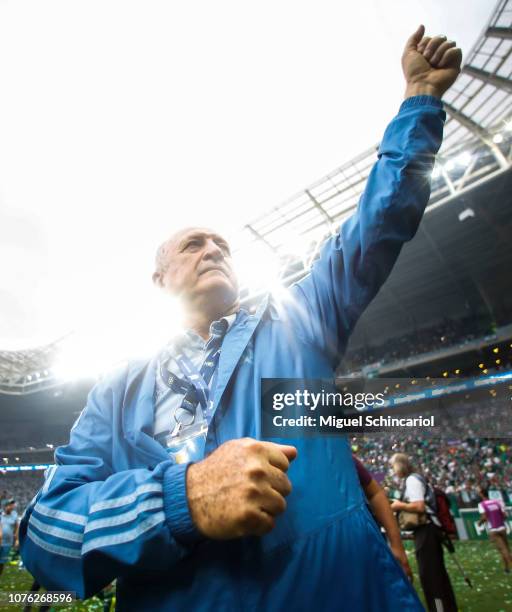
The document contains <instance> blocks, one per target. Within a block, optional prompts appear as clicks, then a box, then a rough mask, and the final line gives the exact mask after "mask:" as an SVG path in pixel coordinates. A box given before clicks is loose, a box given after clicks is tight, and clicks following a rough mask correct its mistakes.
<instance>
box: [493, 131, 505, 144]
mask: <svg viewBox="0 0 512 612" xmlns="http://www.w3.org/2000/svg"><path fill="white" fill-rule="evenodd" d="M492 141H493V142H494V143H495V144H501V143H502V142H503V134H500V133H498V134H494V136H493V137H492Z"/></svg>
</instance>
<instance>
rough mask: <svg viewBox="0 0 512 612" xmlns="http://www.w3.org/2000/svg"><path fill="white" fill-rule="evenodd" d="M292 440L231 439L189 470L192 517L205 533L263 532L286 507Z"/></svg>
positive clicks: (226, 536)
mask: <svg viewBox="0 0 512 612" xmlns="http://www.w3.org/2000/svg"><path fill="white" fill-rule="evenodd" d="M296 456H297V450H296V449H295V448H294V447H293V446H286V445H283V444H274V443H273V442H261V441H259V440H254V439H252V438H241V439H239V440H230V441H229V442H225V443H224V444H222V445H221V446H219V448H217V449H216V450H215V451H214V452H213V453H212V454H211V455H209V456H208V457H207V458H206V459H203V461H199V462H198V463H194V464H192V465H191V466H190V467H189V468H188V470H187V498H188V503H189V508H190V513H191V516H192V520H193V521H194V523H195V525H196V527H197V528H198V529H199V531H200V532H201V533H203V534H204V535H205V536H207V537H209V538H213V539H217V540H227V539H231V538H238V537H243V536H249V535H264V534H265V533H268V532H269V531H271V530H272V529H273V528H274V524H275V522H274V521H275V517H276V516H277V515H278V514H281V513H282V512H284V511H285V509H286V501H285V497H286V496H287V495H289V493H290V491H291V489H292V485H291V483H290V480H289V479H288V476H287V475H286V472H287V470H288V467H289V465H290V461H293V459H295V457H296Z"/></svg>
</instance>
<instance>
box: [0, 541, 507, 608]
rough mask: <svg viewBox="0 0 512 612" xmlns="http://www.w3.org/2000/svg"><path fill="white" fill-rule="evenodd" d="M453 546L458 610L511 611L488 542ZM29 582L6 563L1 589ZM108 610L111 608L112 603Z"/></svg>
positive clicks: (95, 601)
mask: <svg viewBox="0 0 512 612" xmlns="http://www.w3.org/2000/svg"><path fill="white" fill-rule="evenodd" d="M455 546H456V550H457V552H456V554H457V558H458V560H459V562H460V564H461V565H462V566H463V567H464V570H465V571H466V573H467V574H468V575H469V577H470V578H471V581H472V583H473V588H472V589H470V588H469V587H468V586H467V585H466V583H465V582H464V579H463V577H462V575H461V574H460V572H459V570H458V568H457V566H456V565H455V564H454V562H453V561H452V559H451V558H450V557H451V556H450V555H449V554H448V553H446V557H447V559H446V566H447V568H448V572H449V574H450V577H451V580H452V584H453V586H454V589H455V595H456V597H457V602H458V604H459V610H461V612H501V611H506V612H509V611H510V612H512V574H505V573H504V572H503V568H502V566H501V560H500V559H499V557H498V554H497V552H496V551H495V550H494V548H493V547H492V545H491V544H490V543H489V542H479V541H474V542H456V544H455ZM406 549H407V554H408V557H409V562H410V564H411V567H412V569H413V571H414V575H415V579H414V584H415V586H416V588H417V589H418V590H419V592H420V597H421V598H422V600H423V596H422V593H421V588H420V584H419V580H418V575H417V569H416V560H415V558H414V551H413V544H412V542H406ZM31 583H32V578H31V576H30V575H29V574H28V573H27V572H26V571H25V570H19V569H18V567H17V565H7V566H6V567H5V569H4V573H3V574H2V576H1V577H0V590H1V591H4V592H5V591H7V592H9V591H27V590H28V589H29V588H30V585H31ZM16 609H19V610H22V609H23V608H22V607H20V608H16V607H14V606H4V607H2V606H0V611H2V612H3V611H5V612H13V610H16ZM55 609H56V610H57V609H58V610H62V611H65V610H72V611H79V612H82V611H92V610H98V611H100V612H101V611H102V610H103V602H102V601H101V600H100V599H99V598H97V597H93V598H91V599H89V600H87V601H85V602H77V603H75V604H73V605H71V606H59V607H55ZM111 609H112V610H113V609H114V606H113V605H112V608H111ZM33 610H37V608H33ZM262 612H265V611H262ZM319 612H321V611H319Z"/></svg>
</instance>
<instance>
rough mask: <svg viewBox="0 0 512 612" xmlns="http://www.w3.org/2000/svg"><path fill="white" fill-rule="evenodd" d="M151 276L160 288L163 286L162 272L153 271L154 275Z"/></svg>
mask: <svg viewBox="0 0 512 612" xmlns="http://www.w3.org/2000/svg"><path fill="white" fill-rule="evenodd" d="M151 278H152V279H153V282H154V283H155V285H156V286H157V287H160V289H161V288H162V287H163V282H162V274H161V273H160V272H153V276H152V277H151Z"/></svg>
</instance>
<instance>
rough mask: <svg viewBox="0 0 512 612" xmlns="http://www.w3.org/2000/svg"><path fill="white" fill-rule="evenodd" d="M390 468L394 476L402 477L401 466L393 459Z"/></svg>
mask: <svg viewBox="0 0 512 612" xmlns="http://www.w3.org/2000/svg"><path fill="white" fill-rule="evenodd" d="M391 469H392V470H393V472H394V473H395V474H396V476H398V477H399V478H403V476H404V470H403V466H402V465H401V464H400V463H398V461H395V462H394V463H392V464H391Z"/></svg>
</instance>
